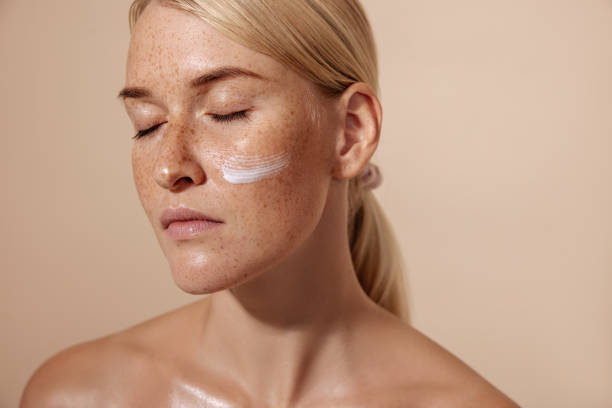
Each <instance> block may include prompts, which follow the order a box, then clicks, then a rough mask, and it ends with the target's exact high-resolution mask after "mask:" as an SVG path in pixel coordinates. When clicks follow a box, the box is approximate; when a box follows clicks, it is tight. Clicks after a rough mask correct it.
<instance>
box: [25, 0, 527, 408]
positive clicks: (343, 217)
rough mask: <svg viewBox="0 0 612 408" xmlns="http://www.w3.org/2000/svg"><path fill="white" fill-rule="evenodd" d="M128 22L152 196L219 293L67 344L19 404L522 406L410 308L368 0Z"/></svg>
mask: <svg viewBox="0 0 612 408" xmlns="http://www.w3.org/2000/svg"><path fill="white" fill-rule="evenodd" d="M130 21H131V27H132V38H131V43H130V50H129V55H128V63H127V78H126V88H125V89H123V90H122V91H121V92H120V96H121V98H122V99H123V100H124V103H125V107H126V110H127V112H128V115H129V116H130V118H131V120H132V121H133V123H134V126H135V128H136V130H137V134H136V135H135V137H134V138H135V141H134V145H133V155H132V158H133V160H132V165H133V170H134V180H135V184H136V187H137V191H138V194H139V198H140V200H141V203H142V205H143V207H144V210H145V212H146V214H147V216H148V217H149V220H150V221H151V224H152V226H153V229H154V231H155V234H156V235H157V238H158V241H159V243H160V246H161V248H162V251H163V252H164V254H165V256H166V257H167V259H168V262H169V265H170V268H171V271H172V276H173V278H174V280H175V282H176V284H177V285H178V286H179V287H180V288H181V289H183V290H184V291H186V292H189V293H192V294H210V296H207V297H205V298H203V299H201V300H199V301H197V302H195V303H192V304H190V305H187V306H185V307H182V308H180V309H177V310H174V311H171V312H169V313H167V314H165V315H162V316H159V317H157V318H155V319H152V320H150V321H147V322H144V323H141V324H139V325H137V326H134V327H131V328H129V329H127V330H124V331H122V332H119V333H115V334H112V335H109V336H107V337H104V338H102V339H97V340H94V341H91V342H87V343H84V344H80V345H76V346H73V347H71V348H69V349H67V350H65V351H62V352H61V353H59V354H57V355H56V356H54V357H52V358H51V359H49V360H48V361H47V362H45V363H44V364H43V365H42V366H41V367H40V368H39V369H38V370H37V372H36V373H35V374H34V375H33V377H32V378H31V379H30V382H29V383H28V386H27V387H26V390H25V392H24V395H23V398H22V407H60V406H61V407H73V406H74V407H98V406H100V407H108V406H114V407H115V406H116V407H168V406H171V407H192V406H193V407H195V406H197V407H202V406H206V407H208V406H210V407H413V406H414V407H475V406H483V407H515V406H516V404H514V403H513V402H512V401H511V400H509V399H508V398H507V397H506V396H505V395H504V394H503V393H501V392H500V391H499V390H497V389H496V388H495V387H494V386H492V385H491V384H489V383H488V382H487V381H486V380H485V379H483V378H482V377H481V376H479V375H478V374H477V373H476V372H475V371H474V370H472V369H470V368H469V367H468V366H467V365H465V364H464V363H463V362H461V361H460V360H459V359H458V358H456V357H455V356H453V355H452V354H451V353H449V352H448V351H446V350H444V349H443V348H441V347H440V346H439V345H437V344H436V343H435V342H433V341H432V340H430V339H428V338H427V337H425V336H424V335H423V334H421V333H419V332H418V331H417V330H416V329H414V328H412V327H411V326H410V325H409V324H408V313H407V310H406V304H407V302H406V299H405V295H404V293H403V289H402V288H403V282H402V276H401V270H400V268H399V257H398V256H397V254H396V250H395V249H394V248H395V247H394V243H393V239H392V235H391V232H390V229H389V228H388V226H387V223H386V221H385V218H384V216H383V214H382V213H381V211H380V209H379V208H378V206H377V204H376V202H375V200H374V197H373V195H372V193H371V192H370V191H369V190H370V189H371V188H374V187H376V185H377V184H378V183H380V174H379V173H378V171H377V168H376V167H375V166H373V165H372V164H370V163H369V160H370V158H371V157H372V154H373V153H374V151H375V150H376V147H377V144H378V140H379V135H380V128H381V120H382V110H381V105H380V102H379V100H378V98H377V66H376V56H375V47H374V42H373V38H372V34H371V31H370V27H369V24H368V22H367V19H366V17H365V15H364V13H363V10H362V8H361V6H360V5H359V3H358V1H357V0H344V1H337V0H336V1H334V0H308V1H307V0H304V1H295V0H285V1H279V0H276V1H272V0H256V1H255V0H249V1H239V0H198V1H194V0H172V1H162V0H136V1H135V2H134V4H133V5H132V8H131V9H130ZM347 231H348V233H347Z"/></svg>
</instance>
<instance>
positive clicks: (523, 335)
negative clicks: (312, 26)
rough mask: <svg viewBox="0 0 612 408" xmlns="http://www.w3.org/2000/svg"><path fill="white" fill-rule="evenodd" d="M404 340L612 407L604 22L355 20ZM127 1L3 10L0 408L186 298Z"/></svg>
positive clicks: (399, 12)
mask: <svg viewBox="0 0 612 408" xmlns="http://www.w3.org/2000/svg"><path fill="white" fill-rule="evenodd" d="M365 6H366V8H367V10H368V12H369V15H370V18H371V21H372V24H373V27H374V31H375V34H376V39H377V43H378V46H379V54H380V66H381V83H382V101H383V107H384V128H383V134H382V139H381V144H380V148H379V151H378V152H377V154H376V156H375V160H374V162H375V163H377V164H379V165H380V167H381V169H382V171H383V174H384V183H383V185H382V186H381V187H380V189H378V190H376V194H377V196H378V197H379V198H380V200H381V202H382V205H383V206H384V208H385V209H386V211H387V214H388V216H389V218H390V219H391V220H392V222H393V224H394V226H395V230H396V233H397V235H398V238H399V240H400V243H401V247H402V248H403V251H404V257H405V259H406V262H407V265H408V267H409V271H408V279H409V284H410V296H411V304H412V311H413V318H414V325H415V326H416V327H417V328H418V329H420V330H421V331H423V332H424V333H425V334H427V335H428V336H430V337H431V338H433V339H434V340H435V341H437V342H439V343H440V344H442V345H443V346H444V347H446V348H447V349H448V350H450V351H451V352H453V353H455V354H456V355H457V356H459V357H460V358H462V359H463V360H464V361H466V362H467V363H468V364H470V365H471V366H472V367H474V368H475V369H476V370H477V371H478V372H480V373H481V374H482V375H483V376H484V377H485V378H487V379H488V380H489V381H491V382H492V383H493V384H495V385H496V386H497V387H499V388H500V389H502V390H503V391H504V392H505V393H507V394H508V395H510V396H511V397H512V398H514V399H515V400H516V401H517V402H519V403H520V404H521V405H522V406H525V407H539V408H546V407H555V408H565V407H567V408H578V407H580V408H609V407H612V296H610V293H611V292H612V216H611V211H610V210H611V209H612V164H611V163H612V2H610V1H609V0H573V1H572V0H554V1H553V0H515V1H491V0H465V1H461V2H458V1H455V0H401V1H400V0H395V1H391V0H385V1H378V0H366V1H365ZM128 7H129V1H127V0H104V1H100V0H99V1H92V0H88V1H83V0H64V1H61V2H60V1H47V0H30V1H23V0H0V91H1V93H0V126H1V129H2V132H1V133H2V136H1V138H0V155H1V156H0V157H1V161H0V170H1V173H0V175H1V178H2V183H1V191H2V192H1V194H2V195H1V197H2V199H1V202H0V217H1V219H0V222H1V225H2V227H1V228H2V229H1V230H0V267H1V270H2V275H1V276H2V277H1V281H0V284H1V285H0V288H1V289H0V319H1V321H0V323H1V326H0V327H1V329H0V330H1V333H0V370H1V372H0V406H1V407H14V406H16V405H17V402H18V399H19V396H20V394H21V391H22V389H23V387H24V385H25V382H26V381H27V379H28V378H29V376H30V375H31V374H32V373H33V371H34V370H35V368H36V367H37V366H38V365H40V364H41V363H42V362H43V361H44V360H45V359H47V358H48V357H50V356H51V355H53V354H55V353H56V352H58V351H60V350H61V349H64V348H66V347H68V346H70V345H73V344H75V343H78V342H82V341H85V340H90V339H93V338H96V337H100V336H102V335H105V334H108V333H111V332H114V331H117V330H121V329H123V328H126V327H128V326H131V325H133V324H135V323H138V322H140V321H143V320H145V319H148V318H151V317H153V316H155V315H158V314H161V313H163V312H165V311H168V310H170V309H173V308H175V307H178V306H180V305H183V304H185V303H188V302H192V301H195V300H196V299H197V298H196V297H193V296H191V295H187V294H184V293H182V292H181V291H180V290H179V289H178V288H177V287H176V286H175V285H174V282H173V281H172V278H171V276H170V272H169V270H168V266H167V263H166V260H165V259H164V257H163V255H162V253H161V250H160V249H159V247H158V245H157V241H156V239H155V237H154V235H153V231H152V228H151V226H150V225H149V223H148V220H147V219H146V217H145V215H144V212H143V211H142V209H141V207H140V204H139V202H138V199H137V196H136V192H135V189H134V186H133V182H132V175H131V167H130V150H131V144H132V140H131V138H130V137H131V136H132V133H133V128H132V125H131V123H130V122H129V120H128V118H127V115H126V114H125V113H124V110H123V107H122V105H121V103H120V101H119V100H117V99H116V98H115V96H116V94H117V92H118V90H119V89H120V88H121V87H122V86H123V85H124V82H123V81H124V70H125V57H126V52H127V47H128V40H129V30H128V24H127V12H128Z"/></svg>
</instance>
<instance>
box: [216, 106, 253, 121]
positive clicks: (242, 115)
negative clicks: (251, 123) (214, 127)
mask: <svg viewBox="0 0 612 408" xmlns="http://www.w3.org/2000/svg"><path fill="white" fill-rule="evenodd" d="M248 111H249V110H248V109H245V110H243V111H240V112H234V113H229V114H227V115H219V114H216V113H209V115H210V117H211V118H212V119H213V120H214V121H215V122H226V123H227V122H231V121H234V120H239V119H246V118H247V112H248Z"/></svg>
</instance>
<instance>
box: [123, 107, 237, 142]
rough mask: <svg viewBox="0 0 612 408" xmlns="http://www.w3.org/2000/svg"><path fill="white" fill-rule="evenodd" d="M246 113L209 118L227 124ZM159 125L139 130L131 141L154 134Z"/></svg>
mask: <svg viewBox="0 0 612 408" xmlns="http://www.w3.org/2000/svg"><path fill="white" fill-rule="evenodd" d="M247 112H248V109H245V110H243V111H240V112H233V113H228V114H227V115H219V114H216V113H211V114H210V116H211V117H212V119H213V120H214V121H215V122H220V123H229V122H232V121H234V120H240V119H246V118H247ZM161 125H163V123H159V124H157V125H155V126H152V127H150V128H148V129H145V130H141V131H139V132H138V133H136V134H135V135H134V136H133V137H132V139H136V140H137V139H140V138H142V137H144V136H146V135H148V134H149V133H152V132H154V131H155V130H157V128H158V127H160V126H161Z"/></svg>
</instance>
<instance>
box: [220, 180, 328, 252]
mask: <svg viewBox="0 0 612 408" xmlns="http://www.w3.org/2000/svg"><path fill="white" fill-rule="evenodd" d="M313 183H315V180H312V181H311V182H309V181H308V180H306V179H304V178H303V177H301V176H300V175H299V174H297V173H296V172H293V171H292V170H290V169H287V171H286V172H285V173H281V174H279V175H278V176H277V177H275V178H272V179H268V180H264V181H260V182H256V183H252V184H250V185H248V186H247V185H242V189H243V191H242V192H241V193H237V194H235V195H234V196H233V197H232V198H231V200H232V201H233V202H235V203H237V204H238V206H239V207H238V208H236V210H235V211H236V212H237V214H239V218H240V219H241V222H240V224H242V226H243V227H244V228H245V229H247V230H249V234H252V235H250V236H251V238H252V239H255V237H259V238H260V239H262V240H266V241H268V240H283V241H285V240H286V241H288V242H289V241H293V240H294V239H295V238H298V237H299V236H301V235H302V234H301V233H302V232H303V231H304V230H305V229H307V228H309V226H312V225H313V224H314V223H316V222H317V219H316V217H317V215H318V210H319V207H320V202H321V194H320V189H317V186H315V185H313Z"/></svg>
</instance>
